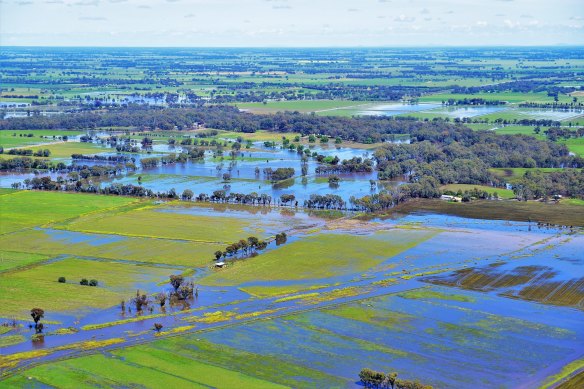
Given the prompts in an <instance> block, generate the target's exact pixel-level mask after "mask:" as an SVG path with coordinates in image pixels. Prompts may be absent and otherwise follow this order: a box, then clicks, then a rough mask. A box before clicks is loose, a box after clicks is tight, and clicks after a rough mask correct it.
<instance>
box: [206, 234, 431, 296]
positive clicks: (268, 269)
mask: <svg viewBox="0 0 584 389" xmlns="http://www.w3.org/2000/svg"><path fill="white" fill-rule="evenodd" d="M433 235H434V232H430V231H424V230H392V231H385V232H377V233H375V234H372V235H368V236H364V235H344V234H343V235H341V234H321V235H317V236H310V237H307V238H304V239H301V240H298V241H296V242H293V243H290V244H287V245H284V246H281V247H280V248H278V249H277V250H273V251H270V252H268V253H265V254H261V255H259V256H258V257H256V258H252V259H249V260H246V261H239V262H237V263H235V264H234V265H232V266H229V267H227V268H225V269H222V270H220V271H216V272H215V273H213V274H211V275H209V276H207V277H205V278H203V279H202V280H201V283H203V284H207V285H237V284H240V283H245V282H253V281H269V280H306V279H318V278H327V277H334V276H338V275H343V274H348V273H352V272H362V271H365V270H367V269H369V268H371V267H373V266H375V265H377V264H379V263H381V262H383V261H384V260H386V259H388V258H390V257H392V256H394V255H397V254H399V253H401V252H402V251H405V250H407V249H409V248H411V247H414V246H416V245H417V244H419V243H421V242H423V241H425V240H426V239H429V238H430V237H432V236H433Z"/></svg>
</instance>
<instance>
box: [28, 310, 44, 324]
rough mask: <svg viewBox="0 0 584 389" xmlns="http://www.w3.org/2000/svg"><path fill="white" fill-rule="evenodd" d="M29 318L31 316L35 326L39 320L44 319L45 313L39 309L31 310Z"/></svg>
mask: <svg viewBox="0 0 584 389" xmlns="http://www.w3.org/2000/svg"><path fill="white" fill-rule="evenodd" d="M30 316H32V320H34V322H35V324H36V323H38V322H39V320H41V319H42V318H43V317H45V311H44V310H43V309H41V308H33V309H31V310H30Z"/></svg>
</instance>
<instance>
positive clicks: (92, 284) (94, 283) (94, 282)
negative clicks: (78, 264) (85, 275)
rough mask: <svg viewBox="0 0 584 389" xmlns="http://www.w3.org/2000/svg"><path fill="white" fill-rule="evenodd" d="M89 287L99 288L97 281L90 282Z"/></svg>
mask: <svg viewBox="0 0 584 389" xmlns="http://www.w3.org/2000/svg"><path fill="white" fill-rule="evenodd" d="M89 286H97V280H90V281H89Z"/></svg>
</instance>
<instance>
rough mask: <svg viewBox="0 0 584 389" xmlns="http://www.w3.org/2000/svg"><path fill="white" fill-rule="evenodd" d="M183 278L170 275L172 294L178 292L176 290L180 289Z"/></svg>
mask: <svg viewBox="0 0 584 389" xmlns="http://www.w3.org/2000/svg"><path fill="white" fill-rule="evenodd" d="M183 281H184V278H183V276H181V275H174V274H173V275H171V276H170V284H171V285H172V287H173V288H174V293H176V292H177V291H178V288H180V285H181V284H182V283H183Z"/></svg>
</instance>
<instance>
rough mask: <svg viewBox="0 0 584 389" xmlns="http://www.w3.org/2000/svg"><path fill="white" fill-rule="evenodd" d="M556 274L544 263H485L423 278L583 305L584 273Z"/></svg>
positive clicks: (576, 305) (449, 284) (552, 302)
mask: <svg viewBox="0 0 584 389" xmlns="http://www.w3.org/2000/svg"><path fill="white" fill-rule="evenodd" d="M557 274H558V273H557V272H556V271H554V270H553V269H552V268H550V267H547V266H519V267H516V268H514V269H511V270H506V271H505V270H499V269H497V268H493V267H486V268H469V269H462V270H457V271H455V272H453V273H450V274H447V275H444V276H435V277H426V278H424V279H423V281H424V282H429V283H432V284H437V285H444V286H451V287H458V288H463V289H467V290H475V291H480V292H497V293H498V294H499V295H501V296H505V297H511V298H519V299H522V300H529V301H536V302H539V303H544V304H551V305H561V306H571V307H577V308H580V309H583V308H584V277H581V278H572V279H569V280H554V278H555V277H556V276H557Z"/></svg>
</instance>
